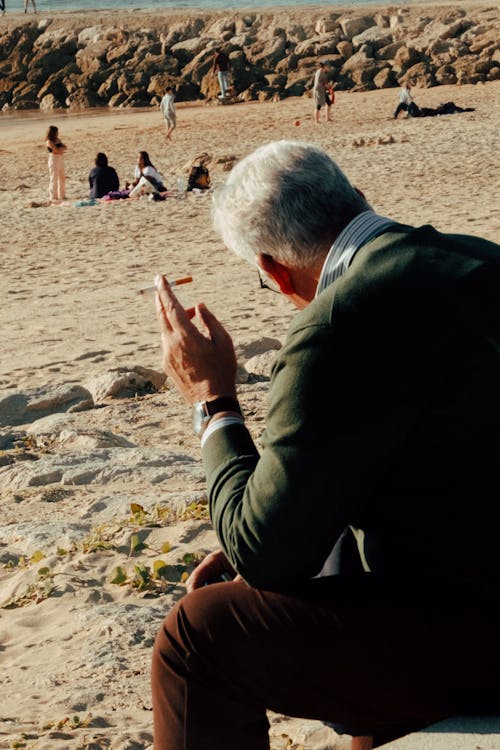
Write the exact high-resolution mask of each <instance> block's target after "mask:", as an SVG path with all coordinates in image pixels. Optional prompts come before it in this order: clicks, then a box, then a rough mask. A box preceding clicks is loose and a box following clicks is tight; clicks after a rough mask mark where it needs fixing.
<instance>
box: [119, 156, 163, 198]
mask: <svg viewBox="0 0 500 750" xmlns="http://www.w3.org/2000/svg"><path fill="white" fill-rule="evenodd" d="M134 176H135V180H134V182H133V183H132V185H131V186H130V185H129V183H128V182H127V183H125V188H126V189H128V188H129V187H132V189H131V191H130V194H129V198H136V197H138V196H139V195H145V194H146V193H162V192H165V191H166V187H165V185H164V184H163V180H162V176H161V174H160V173H159V172H158V171H157V170H156V168H155V167H154V166H153V164H152V163H151V159H150V158H149V154H148V152H147V151H139V154H138V157H137V164H136V167H135V172H134Z"/></svg>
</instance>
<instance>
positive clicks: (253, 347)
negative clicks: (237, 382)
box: [236, 336, 282, 360]
mask: <svg viewBox="0 0 500 750" xmlns="http://www.w3.org/2000/svg"><path fill="white" fill-rule="evenodd" d="M281 346H282V344H281V341H280V340H279V339H272V338H270V337H269V336H262V338H260V339H256V340H255V341H251V342H249V343H248V344H240V345H239V346H237V347H236V357H237V359H238V360H248V359H251V358H252V357H256V356H258V355H259V354H264V353H265V352H267V351H269V350H270V349H274V350H277V349H281Z"/></svg>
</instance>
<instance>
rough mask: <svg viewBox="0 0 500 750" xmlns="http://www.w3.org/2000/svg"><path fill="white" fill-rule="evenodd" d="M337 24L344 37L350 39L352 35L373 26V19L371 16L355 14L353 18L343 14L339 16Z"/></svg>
mask: <svg viewBox="0 0 500 750" xmlns="http://www.w3.org/2000/svg"><path fill="white" fill-rule="evenodd" d="M339 24H340V27H341V28H342V31H343V33H344V36H345V37H346V39H349V40H351V39H352V38H353V37H354V36H357V35H358V34H361V32H363V31H365V30H366V29H369V28H370V27H371V26H373V25H374V20H373V17H372V16H355V17H354V18H351V17H349V16H347V17H344V16H343V17H341V18H339Z"/></svg>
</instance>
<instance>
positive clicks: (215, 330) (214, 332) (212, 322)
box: [196, 302, 230, 344]
mask: <svg viewBox="0 0 500 750" xmlns="http://www.w3.org/2000/svg"><path fill="white" fill-rule="evenodd" d="M196 311H197V313H198V317H199V319H200V320H201V322H202V323H203V326H204V328H205V331H206V333H207V334H208V335H209V337H210V339H211V340H212V341H213V342H214V343H215V344H216V343H220V342H221V341H222V340H224V339H226V338H230V336H229V334H228V332H227V331H226V329H225V328H224V326H223V325H222V323H220V322H219V320H218V319H217V318H216V317H215V315H214V314H213V313H211V312H210V310H209V309H208V307H205V305H204V304H203V302H201V303H200V304H199V305H197V307H196Z"/></svg>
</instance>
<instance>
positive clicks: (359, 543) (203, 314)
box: [152, 141, 500, 750]
mask: <svg viewBox="0 0 500 750" xmlns="http://www.w3.org/2000/svg"><path fill="white" fill-rule="evenodd" d="M372 192H374V190H372ZM382 192H383V190H382ZM213 216H214V223H215V228H216V229H218V231H219V233H220V234H221V236H222V240H223V241H224V243H225V244H226V245H227V246H228V247H229V248H230V249H231V250H232V251H233V252H234V253H236V254H237V255H238V256H240V257H241V258H243V259H244V260H245V261H248V262H249V263H250V265H251V267H252V268H253V269H254V270H255V272H256V276H257V271H258V272H259V275H260V276H261V281H262V283H263V285H264V286H266V287H267V288H269V289H272V290H273V291H275V292H278V293H280V294H282V295H284V296H285V297H286V298H287V299H288V301H289V302H290V303H292V304H293V305H294V306H295V307H296V308H298V310H299V312H298V313H297V315H296V317H295V319H294V320H293V321H292V323H291V325H290V327H289V330H288V334H287V338H286V340H285V342H284V344H283V346H282V348H281V350H280V352H279V353H278V359H277V361H276V363H275V365H274V368H273V371H272V374H271V383H270V386H269V393H268V398H267V401H268V412H267V418H266V428H265V431H264V433H263V435H262V439H261V440H259V446H257V445H256V443H255V430H254V424H253V423H252V422H251V423H250V425H249V426H247V425H246V424H245V415H244V414H243V410H242V408H241V406H240V404H239V402H238V399H237V387H236V373H237V359H236V353H235V349H234V345H233V342H232V339H231V336H230V334H229V332H228V331H227V330H226V329H225V328H224V327H223V325H222V323H221V322H220V321H219V320H218V319H217V318H216V317H215V315H214V314H213V313H212V312H211V311H210V310H208V308H207V307H206V306H205V305H204V304H202V303H200V304H197V305H196V307H195V308H192V309H190V310H186V309H185V308H184V305H183V304H182V303H181V302H180V301H179V300H178V298H177V297H176V295H175V293H174V290H173V289H172V287H171V286H170V285H169V284H168V280H167V279H165V277H162V276H160V277H157V281H156V285H157V292H158V293H157V297H156V314H157V317H158V320H159V324H160V330H161V342H162V347H163V367H164V369H165V372H166V373H167V374H168V376H169V377H170V379H171V382H173V383H174V384H175V386H176V387H177V388H178V389H179V390H180V392H181V393H182V395H183V396H184V398H185V400H186V401H187V402H188V404H191V405H192V418H193V428H194V431H195V434H196V435H197V436H198V437H199V438H200V439H201V453H202V458H203V462H204V465H205V471H206V477H207V485H208V486H207V498H208V504H209V512H210V518H211V520H212V523H213V526H214V530H215V532H216V534H217V536H218V540H219V543H220V545H221V549H219V550H218V551H215V552H212V553H211V554H210V555H208V557H207V558H205V560H204V561H203V562H202V563H201V564H200V565H199V566H198V567H197V568H196V569H195V570H194V571H193V573H192V574H191V576H190V577H189V578H188V579H187V581H186V588H187V591H188V593H187V596H185V597H184V598H183V599H180V600H179V601H178V602H177V603H176V605H175V606H174V607H173V608H172V609H171V610H170V612H169V614H168V616H167V618H166V620H165V621H164V623H163V624H162V626H161V628H160V630H159V632H158V636H157V638H156V643H155V647H154V651H153V664H152V688H153V718H154V725H155V738H154V747H155V750H172V749H175V750H180V748H189V749H190V750H234V748H238V750H257V749H259V750H261V749H262V750H263V749H264V748H269V737H268V729H269V723H268V720H267V717H266V709H272V710H273V711H275V712H278V713H282V714H285V715H287V716H298V717H302V718H310V719H320V720H324V721H327V722H329V723H333V724H334V725H336V726H337V727H338V725H339V724H342V725H343V728H344V733H346V734H350V735H352V736H353V737H355V738H356V739H355V741H354V743H353V746H354V747H356V748H360V747H364V748H365V750H366V749H367V748H368V747H372V746H377V745H380V744H382V743H383V742H384V741H388V740H390V739H392V738H394V737H398V736H401V735H403V734H407V733H408V732H410V731H414V730H416V729H419V728H422V727H425V726H426V725H428V724H431V723H433V722H435V721H438V720H440V719H443V718H445V717H447V716H453V715H457V714H458V715H467V714H471V715H479V716H481V715H488V714H489V713H493V714H495V713H496V712H498V705H499V692H500V690H499V685H498V670H499V669H500V637H499V636H500V619H499V616H498V613H499V611H500V584H499V578H500V545H499V544H498V520H499V507H498V435H499V434H500V389H499V387H498V386H499V381H500V349H499V341H500V295H499V294H498V289H499V286H500V247H499V246H498V245H496V244H495V243H493V242H489V241H487V240H485V239H482V238H480V237H473V236H467V235H461V234H457V233H450V234H443V233H441V232H438V231H437V230H436V229H434V228H433V227H432V226H430V225H429V224H426V225H424V226H420V227H412V226H409V225H407V224H400V223H398V222H397V221H395V220H393V219H391V218H388V217H385V216H381V215H380V214H378V213H376V212H375V211H374V210H373V208H372V207H371V205H370V204H369V203H368V202H367V201H366V199H365V198H364V196H363V195H362V193H361V192H360V191H359V190H357V189H356V188H355V187H354V186H353V185H352V184H351V182H350V181H349V180H348V179H347V177H346V176H345V174H344V173H343V172H342V170H341V169H340V168H339V166H338V165H337V164H336V163H335V162H334V161H333V160H332V159H331V157H330V156H329V155H328V154H327V153H326V152H325V151H323V150H322V149H320V148H318V147H317V146H313V145H312V144H310V143H300V142H297V141H280V142H276V143H268V144H266V145H265V146H261V147H260V148H259V149H257V151H255V152H254V153H252V154H250V155H249V156H246V157H245V158H244V159H242V160H241V161H239V162H238V164H236V166H235V167H234V168H233V170H232V171H231V172H230V174H229V177H228V179H227V181H226V184H225V185H224V186H223V187H220V188H219V189H218V191H215V193H214V212H213ZM440 218H442V219H444V217H440ZM219 262H220V263H224V260H223V258H222V257H221V258H220V259H219ZM256 281H257V279H256ZM257 289H258V287H257V285H256V294H258V292H257ZM273 297H274V295H273ZM272 304H273V299H271V297H270V298H269V300H268V301H266V302H264V300H262V302H261V301H259V302H257V301H256V303H255V306H262V305H266V306H267V305H269V309H270V310H271V309H272ZM193 318H194V320H193ZM250 410H251V405H250ZM250 416H252V412H251V411H250ZM205 584H212V585H205ZM371 737H373V740H372V739H371ZM407 746H408V745H407Z"/></svg>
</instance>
